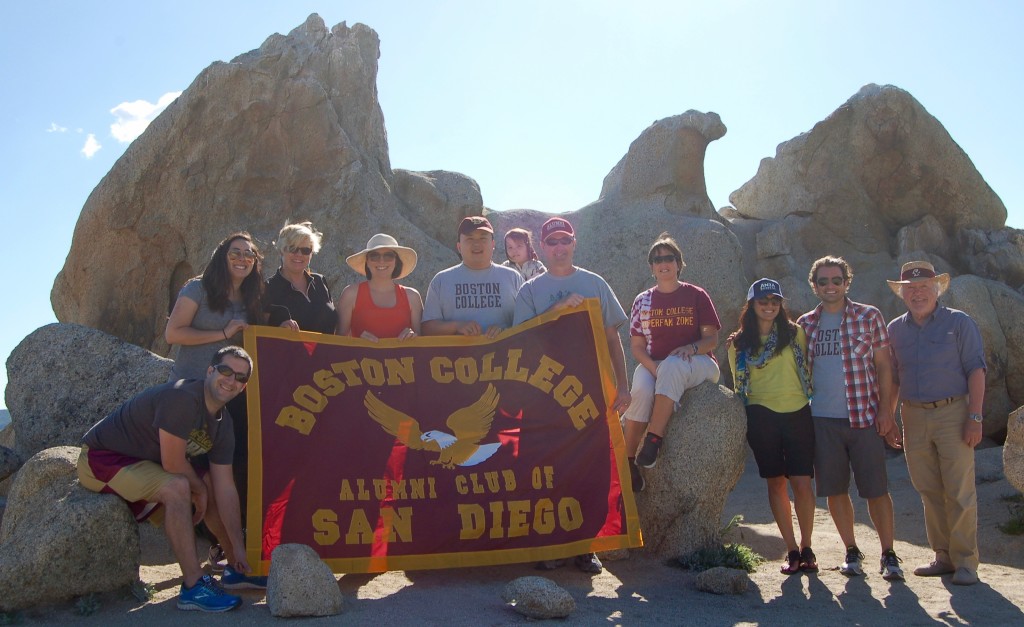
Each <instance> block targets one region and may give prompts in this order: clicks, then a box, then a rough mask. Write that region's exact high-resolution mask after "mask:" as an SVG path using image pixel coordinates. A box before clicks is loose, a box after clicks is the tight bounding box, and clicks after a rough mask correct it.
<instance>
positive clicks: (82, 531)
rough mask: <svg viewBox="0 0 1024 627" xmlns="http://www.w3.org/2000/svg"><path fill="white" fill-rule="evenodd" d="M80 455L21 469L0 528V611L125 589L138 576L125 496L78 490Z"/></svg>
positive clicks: (46, 458)
mask: <svg viewBox="0 0 1024 627" xmlns="http://www.w3.org/2000/svg"><path fill="white" fill-rule="evenodd" d="M80 451H81V449H79V448H78V447H70V446H64V447H57V448H51V449H46V450H45V451H42V452H40V453H38V454H37V455H35V456H34V457H32V459H30V460H28V462H26V463H25V465H24V466H23V467H22V469H21V470H20V471H18V474H17V478H16V479H15V481H14V486H13V487H12V488H11V493H10V495H9V497H8V502H7V509H6V511H5V512H4V516H3V523H2V524H0V564H2V565H3V566H2V567H0V590H2V591H3V593H2V594H0V612H10V611H14V610H19V609H22V608H26V607H31V606H34V605H42V604H47V603H57V602H60V601H66V600H69V599H73V598H75V597H77V596H83V595H86V594H90V593H93V592H108V591H111V590H117V589H121V588H123V589H127V588H128V586H130V585H131V584H132V583H134V582H135V581H136V580H137V579H138V577H139V532H138V525H137V524H136V522H135V518H134V517H132V515H131V512H130V511H129V510H128V506H127V505H125V503H124V501H122V500H121V499H120V498H119V497H117V496H115V495H113V494H96V493H95V492H90V491H88V490H86V489H85V488H82V487H81V486H79V485H78V475H77V471H76V470H75V466H76V464H77V462H78V454H79V452H80ZM86 574H87V575H88V576H84V575H86Z"/></svg>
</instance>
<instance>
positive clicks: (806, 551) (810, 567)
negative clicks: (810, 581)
mask: <svg viewBox="0 0 1024 627" xmlns="http://www.w3.org/2000/svg"><path fill="white" fill-rule="evenodd" d="M800 570H802V571H804V572H805V573H816V572H818V558H817V557H816V556H815V555H814V551H812V550H811V547H809V546H805V547H804V548H803V550H802V551H800Z"/></svg>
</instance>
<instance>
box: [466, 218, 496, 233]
mask: <svg viewBox="0 0 1024 627" xmlns="http://www.w3.org/2000/svg"><path fill="white" fill-rule="evenodd" d="M476 230H480V231H487V232H488V233H490V234H491V235H494V227H493V226H491V222H490V221H489V220H488V219H487V218H485V217H483V216H469V217H466V218H463V219H462V222H461V223H459V235H469V234H470V233H472V232H473V231H476Z"/></svg>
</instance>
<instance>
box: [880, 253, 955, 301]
mask: <svg viewBox="0 0 1024 627" xmlns="http://www.w3.org/2000/svg"><path fill="white" fill-rule="evenodd" d="M931 280H934V281H935V282H936V283H938V286H939V296H942V295H943V294H945V293H946V290H948V289H949V274H948V273H945V272H943V273H942V274H939V275H936V274H935V266H933V265H932V264H930V263H928V262H927V261H908V262H907V263H905V264H903V268H902V269H901V270H900V280H899V281H888V280H887V281H886V282H887V283H888V284H889V289H891V290H892V291H893V293H895V294H896V295H897V296H900V288H901V287H902V286H904V285H910V284H911V283H917V282H918V281H931Z"/></svg>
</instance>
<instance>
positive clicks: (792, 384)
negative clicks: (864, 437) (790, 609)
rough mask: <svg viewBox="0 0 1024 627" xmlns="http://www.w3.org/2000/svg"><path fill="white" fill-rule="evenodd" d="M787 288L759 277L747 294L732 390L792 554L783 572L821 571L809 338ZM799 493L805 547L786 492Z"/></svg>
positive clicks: (732, 352)
mask: <svg viewBox="0 0 1024 627" xmlns="http://www.w3.org/2000/svg"><path fill="white" fill-rule="evenodd" d="M783 298H784V297H783V296H782V287H781V286H780V285H779V283H778V282H777V281H773V280H772V279H758V280H757V281H754V283H753V284H752V285H751V286H750V289H749V290H748V291H747V304H746V305H745V306H744V307H743V312H742V313H741V314H740V328H739V330H738V331H736V332H735V333H733V334H732V335H731V336H729V340H728V343H729V365H730V367H731V368H732V372H733V386H734V387H735V389H736V393H737V394H738V395H739V397H740V398H741V399H742V400H743V404H744V406H745V408H746V412H747V442H748V443H749V444H750V448H751V450H753V451H754V459H755V460H756V461H757V468H758V471H759V472H760V475H761V476H762V477H763V478H764V479H765V480H766V481H767V483H768V503H769V504H770V505H771V509H772V515H773V516H774V517H775V523H776V524H777V525H778V527H779V531H780V532H781V533H782V539H783V540H784V541H785V542H786V548H787V549H788V553H787V555H786V560H785V562H784V563H783V566H782V568H781V571H782V573H783V574H786V575H792V574H794V573H797V572H800V571H805V572H817V570H818V564H817V559H816V557H815V555H814V551H813V550H811V532H812V531H813V528H814V489H813V488H812V487H811V478H812V477H814V425H813V423H812V421H811V410H810V397H811V394H812V390H811V377H810V373H809V371H808V369H807V363H806V359H805V357H806V354H807V338H806V337H805V336H804V331H803V329H801V328H800V327H799V326H798V325H797V324H795V323H793V322H792V321H790V319H789V313H788V312H787V311H786V307H785V305H783V302H782V301H783ZM787 479H788V483H789V486H790V487H791V488H792V489H793V500H794V501H795V503H796V518H797V522H798V523H799V525H800V543H799V544H797V541H796V537H795V535H794V531H793V512H792V509H791V508H790V504H789V493H788V491H787V489H786V484H787Z"/></svg>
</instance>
